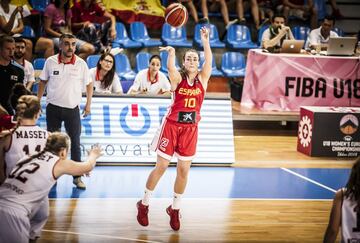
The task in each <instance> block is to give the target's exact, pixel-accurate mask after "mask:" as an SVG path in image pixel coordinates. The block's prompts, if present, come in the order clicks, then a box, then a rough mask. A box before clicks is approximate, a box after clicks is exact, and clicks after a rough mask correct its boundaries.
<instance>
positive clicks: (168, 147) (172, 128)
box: [151, 119, 198, 160]
mask: <svg viewBox="0 0 360 243" xmlns="http://www.w3.org/2000/svg"><path fill="white" fill-rule="evenodd" d="M197 140H198V126H197V124H184V123H179V122H174V121H169V120H167V119H164V121H163V123H162V125H161V127H160V128H159V130H158V131H157V132H156V134H155V137H154V139H153V141H152V143H151V148H152V149H153V150H154V151H156V152H157V153H158V154H159V155H160V156H161V157H163V158H165V159H168V160H171V158H172V156H173V155H174V154H175V156H176V157H178V158H179V159H180V160H192V159H193V158H194V157H195V154H196V145H197Z"/></svg>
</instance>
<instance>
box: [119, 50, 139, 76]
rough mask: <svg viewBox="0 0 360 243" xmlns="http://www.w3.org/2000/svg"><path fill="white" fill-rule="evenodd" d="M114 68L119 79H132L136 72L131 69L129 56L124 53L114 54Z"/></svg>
mask: <svg viewBox="0 0 360 243" xmlns="http://www.w3.org/2000/svg"><path fill="white" fill-rule="evenodd" d="M115 70H116V73H117V75H119V77H120V79H121V80H123V79H125V80H134V79H135V75H136V73H135V72H134V71H133V70H132V69H131V66H130V61H129V58H128V57H127V56H126V55H125V54H121V53H120V54H117V55H116V56H115Z"/></svg>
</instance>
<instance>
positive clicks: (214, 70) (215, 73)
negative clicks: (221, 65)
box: [199, 51, 223, 76]
mask: <svg viewBox="0 0 360 243" xmlns="http://www.w3.org/2000/svg"><path fill="white" fill-rule="evenodd" d="M199 55H200V62H199V68H200V69H201V68H202V66H203V64H204V61H205V56H204V52H203V51H200V52H199ZM211 66H212V69H211V76H223V73H222V72H221V71H220V70H219V69H217V67H216V63H215V57H214V56H213V59H212V64H211Z"/></svg>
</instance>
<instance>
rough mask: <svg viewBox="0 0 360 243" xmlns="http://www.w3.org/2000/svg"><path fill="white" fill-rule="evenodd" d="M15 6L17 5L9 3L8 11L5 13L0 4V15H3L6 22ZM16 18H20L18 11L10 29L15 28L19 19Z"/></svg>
mask: <svg viewBox="0 0 360 243" xmlns="http://www.w3.org/2000/svg"><path fill="white" fill-rule="evenodd" d="M16 8H17V6H15V5H12V4H9V12H8V13H5V11H4V9H3V8H2V7H1V5H0V16H4V18H5V20H6V22H9V19H10V17H11V14H12V13H13V12H14V11H15V9H16ZM18 19H21V15H20V13H17V14H16V17H15V20H14V24H13V27H12V28H11V30H13V29H14V28H16V27H17V26H18V25H19V20H18Z"/></svg>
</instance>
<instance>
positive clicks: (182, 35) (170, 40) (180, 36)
mask: <svg viewBox="0 0 360 243" xmlns="http://www.w3.org/2000/svg"><path fill="white" fill-rule="evenodd" d="M161 40H162V42H163V43H164V45H166V46H174V47H192V43H191V42H190V41H188V40H187V39H186V28H185V26H182V27H180V28H175V27H172V26H171V25H169V24H167V23H164V24H163V26H162V32H161Z"/></svg>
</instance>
